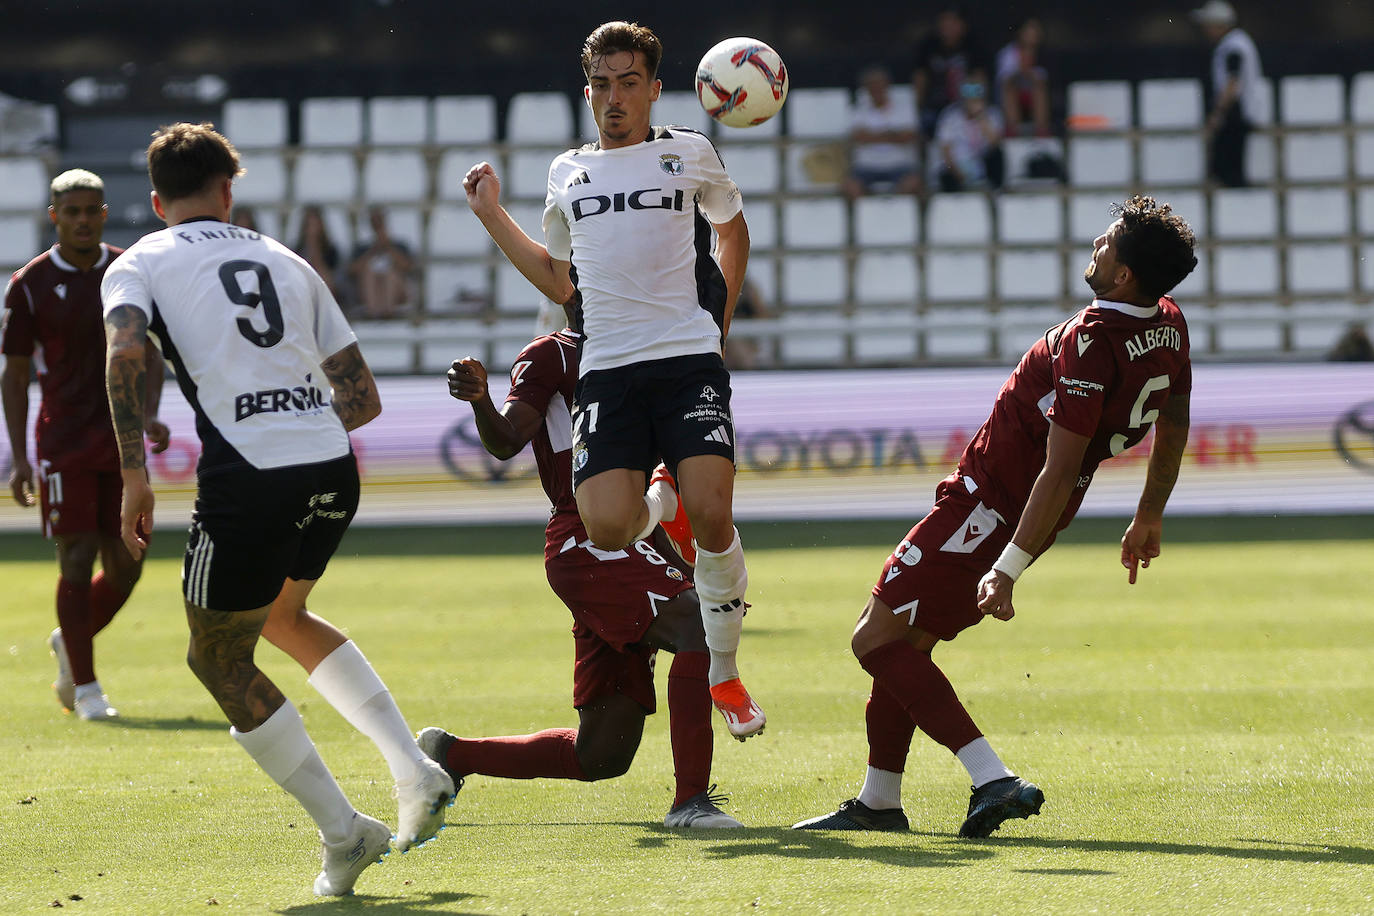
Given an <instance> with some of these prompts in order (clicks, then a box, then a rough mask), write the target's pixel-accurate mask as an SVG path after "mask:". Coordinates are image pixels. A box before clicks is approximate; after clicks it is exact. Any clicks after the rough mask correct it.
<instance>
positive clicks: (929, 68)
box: [912, 6, 988, 138]
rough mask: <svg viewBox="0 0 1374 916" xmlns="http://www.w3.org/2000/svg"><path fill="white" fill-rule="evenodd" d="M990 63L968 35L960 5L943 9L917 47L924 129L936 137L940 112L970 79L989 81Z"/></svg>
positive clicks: (918, 91)
mask: <svg viewBox="0 0 1374 916" xmlns="http://www.w3.org/2000/svg"><path fill="white" fill-rule="evenodd" d="M987 77H988V68H987V62H986V61H985V60H984V58H983V51H982V47H981V46H980V45H979V44H978V42H977V41H976V40H975V39H974V38H973V36H972V35H971V34H970V32H969V27H968V20H967V19H965V18H964V13H963V10H961V9H960V8H959V7H957V6H952V7H948V8H946V9H944V10H942V11H941V12H940V14H939V16H938V17H937V18H936V20H935V31H934V32H933V33H931V34H930V35H927V36H926V37H925V38H924V39H922V40H921V43H920V44H919V45H917V46H916V72H915V73H914V74H913V76H912V83H913V84H914V85H915V87H916V109H917V110H918V111H919V112H920V113H921V130H922V131H923V132H924V133H925V135H926V137H928V138H933V137H934V136H935V125H936V123H937V121H938V120H939V117H940V112H942V111H944V110H945V108H946V107H948V106H949V105H951V104H952V103H954V102H957V101H958V100H959V87H960V86H962V85H963V84H964V83H966V82H968V81H969V80H977V81H980V82H986V80H987Z"/></svg>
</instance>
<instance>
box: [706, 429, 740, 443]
mask: <svg viewBox="0 0 1374 916" xmlns="http://www.w3.org/2000/svg"><path fill="white" fill-rule="evenodd" d="M702 438H703V439H705V440H706V441H707V442H720V443H722V444H724V445H732V444H733V443H732V442H731V441H730V433H729V432H727V431H726V429H725V426H724V425H721V426H717V427H716V428H715V429H713V430H711V431H710V432H709V433H707V434H706V435H705V436H703V437H702Z"/></svg>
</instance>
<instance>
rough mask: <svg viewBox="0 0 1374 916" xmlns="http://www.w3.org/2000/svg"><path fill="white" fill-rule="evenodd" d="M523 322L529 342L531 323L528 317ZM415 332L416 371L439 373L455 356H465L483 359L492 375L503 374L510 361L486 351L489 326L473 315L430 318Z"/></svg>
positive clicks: (531, 332) (526, 340)
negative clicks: (419, 330)
mask: <svg viewBox="0 0 1374 916" xmlns="http://www.w3.org/2000/svg"><path fill="white" fill-rule="evenodd" d="M523 324H524V325H525V327H526V328H527V329H529V331H530V333H528V334H527V335H526V337H525V342H526V343H528V342H529V341H530V340H531V339H532V338H533V337H534V333H533V326H532V325H531V324H530V323H529V322H528V321H526V322H523ZM415 336H416V337H417V338H418V343H419V350H420V364H419V371H420V372H423V373H425V374H427V375H432V376H437V375H441V374H442V373H445V372H447V371H448V369H449V366H451V365H453V361H454V360H455V359H462V358H463V357H465V356H475V357H477V358H478V359H480V360H482V362H483V363H484V364H485V365H486V367H487V370H488V371H489V372H490V373H491V375H492V376H494V377H495V378H500V377H501V376H502V375H504V374H505V370H506V368H507V367H508V366H509V365H510V362H508V361H507V362H501V361H498V360H496V359H495V358H494V357H493V356H491V355H490V354H489V353H488V352H487V347H486V342H487V340H488V336H489V335H488V326H487V325H485V324H483V323H482V322H481V321H479V320H478V319H475V318H437V319H435V318H431V319H429V320H428V321H426V322H425V326H424V333H422V334H416V335H415Z"/></svg>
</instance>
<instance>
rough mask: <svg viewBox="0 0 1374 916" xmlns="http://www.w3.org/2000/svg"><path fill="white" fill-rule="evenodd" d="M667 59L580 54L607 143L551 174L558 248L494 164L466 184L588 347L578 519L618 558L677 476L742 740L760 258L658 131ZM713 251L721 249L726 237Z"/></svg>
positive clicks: (632, 35) (669, 138)
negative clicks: (746, 486) (741, 508)
mask: <svg viewBox="0 0 1374 916" xmlns="http://www.w3.org/2000/svg"><path fill="white" fill-rule="evenodd" d="M662 54H663V48H662V45H661V44H660V43H659V40H658V38H657V37H656V36H655V35H654V33H653V32H652V31H650V30H649V29H648V28H645V27H644V26H641V25H637V24H633V23H626V22H608V23H605V24H604V25H601V26H599V27H597V28H596V30H595V31H593V32H592V33H591V35H589V36H588V37H587V40H586V42H585V43H584V45H583V47H582V70H583V73H584V74H585V75H586V78H587V85H586V87H584V89H583V94H584V96H585V97H586V100H587V103H588V104H589V105H590V106H591V109H592V114H593V115H594V116H595V118H596V125H597V132H598V135H599V136H598V140H597V142H595V143H591V144H588V145H586V146H584V147H582V148H581V149H575V150H569V151H568V152H566V153H563V154H562V155H561V156H559V157H558V158H556V159H555V160H554V161H553V164H552V166H550V168H549V188H548V197H547V200H546V203H545V209H544V236H545V242H544V243H540V242H538V241H535V240H534V239H532V238H530V237H529V236H528V235H526V234H525V233H524V231H523V230H521V228H520V227H519V226H518V225H516V224H515V222H514V221H513V220H512V219H511V218H510V215H509V214H508V213H507V212H506V211H505V209H504V208H502V207H501V205H500V202H499V195H500V180H499V178H498V176H497V174H496V171H495V169H493V168H492V167H491V165H490V164H488V163H485V162H483V163H479V164H478V165H476V166H474V167H473V168H472V169H471V170H470V171H469V172H468V174H467V177H466V178H465V179H464V181H463V188H464V190H465V191H466V192H467V198H468V204H469V205H470V206H471V207H472V210H473V212H474V213H475V214H476V215H477V217H478V218H479V219H481V221H482V225H483V226H485V227H486V229H487V232H488V233H490V235H491V237H492V238H493V239H494V240H495V241H496V244H497V245H498V246H500V248H501V250H502V251H503V252H504V253H505V255H506V257H507V258H509V259H510V262H511V263H512V264H513V265H515V267H516V268H517V269H519V271H520V272H521V273H522V274H523V275H524V276H525V277H526V278H527V279H528V280H529V281H530V282H531V283H533V284H534V285H535V286H536V287H537V288H538V289H539V291H540V292H541V293H543V294H544V295H545V296H547V297H548V298H549V299H550V300H552V301H553V302H561V303H568V302H571V303H572V304H573V313H574V315H575V316H576V318H577V319H578V324H579V326H578V327H577V328H576V329H577V330H579V331H581V332H582V334H583V345H582V355H581V376H580V378H579V380H578V384H577V391H576V393H575V395H574V404H573V483H574V486H575V488H576V491H575V492H576V498H577V508H578V512H579V514H580V515H581V516H582V521H583V523H584V524H585V526H586V528H587V534H588V536H589V537H590V538H591V540H592V542H593V543H594V544H596V546H597V547H599V548H602V549H606V550H618V549H620V548H622V547H624V546H625V545H627V544H630V543H633V542H634V541H636V540H638V539H642V538H645V537H648V536H649V535H650V534H651V533H652V532H653V529H654V526H655V525H657V524H658V523H659V522H660V521H672V519H673V514H674V513H675V512H676V506H677V504H676V499H675V498H674V497H673V496H672V494H671V493H670V492H667V491H666V490H665V489H663V488H662V486H663V485H661V484H655V485H653V486H651V487H649V489H648V492H647V493H646V492H645V481H646V479H647V475H648V472H649V471H650V470H652V469H653V467H654V465H655V464H656V463H657V462H658V461H659V460H660V458H661V459H662V461H663V462H664V464H666V465H667V467H668V469H669V470H670V471H671V472H672V474H673V475H675V476H676V480H677V483H678V486H679V489H680V491H681V494H682V504H683V508H684V511H686V513H687V517H688V519H689V520H690V521H691V525H692V529H693V531H694V532H695V534H696V540H695V544H694V545H693V546H694V547H695V549H696V585H697V593H698V595H699V596H700V598H701V608H702V620H703V623H704V625H705V629H706V643H707V647H708V648H709V649H710V650H711V670H710V675H709V681H710V684H711V697H712V700H713V701H714V702H715V704H716V708H717V709H719V710H720V711H721V713H722V714H723V715H724V716H725V720H726V722H727V724H728V725H729V727H730V731H731V733H732V734H733V735H734V736H735V737H737V738H739V739H741V740H743V739H745V738H747V737H749V736H751V735H755V734H758V733H759V732H760V731H761V730H762V729H763V726H764V715H763V711H762V710H761V709H759V707H758V705H757V704H755V703H754V702H753V700H752V699H751V698H750V696H749V693H748V691H746V690H745V689H744V686H743V684H742V683H741V682H740V678H739V671H738V669H737V667H736V664H735V652H736V650H737V648H738V647H739V638H740V630H741V625H742V621H743V617H744V612H745V608H746V607H747V605H746V604H745V601H744V592H745V586H746V585H747V583H748V575H747V573H746V571H745V567H744V553H743V550H742V549H741V547H740V541H739V533H738V532H737V531H736V530H735V526H734V510H733V505H732V504H733V498H734V474H735V466H734V457H735V432H734V424H733V422H732V419H731V413H730V375H729V373H728V372H727V371H726V369H725V365H724V362H723V360H722V359H721V353H722V346H723V343H724V340H725V335H726V333H727V332H728V331H729V328H730V316H731V314H732V313H733V311H734V307H735V300H736V298H737V297H738V295H739V290H740V286H741V284H742V283H743V280H744V269H745V265H746V263H747V261H748V259H749V229H748V227H747V226H746V225H745V221H744V212H743V208H742V203H741V201H740V196H739V189H738V188H736V187H735V184H734V182H732V181H731V180H730V176H729V175H728V174H727V173H726V171H725V166H724V164H723V163H722V162H721V159H720V156H719V155H718V154H717V152H716V150H715V148H714V147H713V146H712V145H711V142H710V140H708V139H707V138H706V137H705V136H703V135H702V134H700V133H698V132H697V131H693V130H690V129H687V128H681V127H655V126H653V125H652V122H651V120H650V110H651V108H652V106H653V103H654V100H655V99H657V98H658V95H659V92H660V90H661V88H662V84H661V83H660V81H659V80H658V79H657V76H656V74H657V72H658V64H659V60H660V59H661V57H662ZM713 228H714V230H715V232H714V234H715V237H716V245H715V251H714V256H713V252H712V251H711V240H712V229H713Z"/></svg>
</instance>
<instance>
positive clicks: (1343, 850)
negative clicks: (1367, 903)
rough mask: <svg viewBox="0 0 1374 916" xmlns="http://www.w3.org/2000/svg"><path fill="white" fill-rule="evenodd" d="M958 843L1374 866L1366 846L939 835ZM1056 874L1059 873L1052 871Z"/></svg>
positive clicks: (1243, 840)
mask: <svg viewBox="0 0 1374 916" xmlns="http://www.w3.org/2000/svg"><path fill="white" fill-rule="evenodd" d="M936 835H937V836H940V837H942V838H948V839H950V840H954V841H956V842H964V843H970V842H973V843H978V844H986V845H987V846H988V847H989V848H992V849H997V848H1002V849H1068V850H1076V851H1078V852H1130V853H1146V854H1154V855H1166V856H1217V857H1219V858H1223V859H1253V860H1256V861H1260V862H1299V863H1308V864H1323V865H1374V849H1368V848H1365V847H1363V846H1337V845H1335V844H1332V843H1294V842H1288V841H1285V840H1272V839H1269V840H1265V839H1249V838H1246V837H1236V838H1235V842H1236V843H1247V844H1254V845H1247V846H1217V845H1207V844H1203V843H1169V842H1157V841H1149V840H1142V841H1138V842H1134V841H1130V840H1073V839H1064V838H1062V837H1055V838H1050V837H1044V838H1042V837H1012V836H1005V837H996V836H994V837H988V838H987V839H985V840H960V838H959V837H958V836H955V835H954V834H952V833H947V834H936ZM1051 871H1053V872H1054V873H1055V874H1058V873H1060V872H1059V870H1054V869H1052V870H1051Z"/></svg>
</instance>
